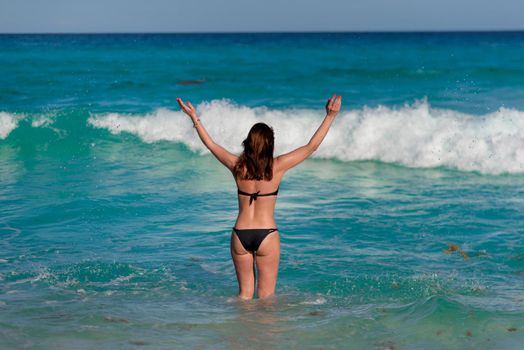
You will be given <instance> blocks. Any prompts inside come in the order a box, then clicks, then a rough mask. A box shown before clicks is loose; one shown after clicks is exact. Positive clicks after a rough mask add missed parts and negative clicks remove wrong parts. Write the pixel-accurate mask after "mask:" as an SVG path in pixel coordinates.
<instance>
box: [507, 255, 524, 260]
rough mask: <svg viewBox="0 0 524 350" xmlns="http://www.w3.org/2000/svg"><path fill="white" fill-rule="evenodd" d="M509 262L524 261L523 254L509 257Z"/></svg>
mask: <svg viewBox="0 0 524 350" xmlns="http://www.w3.org/2000/svg"><path fill="white" fill-rule="evenodd" d="M509 259H510V260H524V254H517V255H513V256H510V257H509Z"/></svg>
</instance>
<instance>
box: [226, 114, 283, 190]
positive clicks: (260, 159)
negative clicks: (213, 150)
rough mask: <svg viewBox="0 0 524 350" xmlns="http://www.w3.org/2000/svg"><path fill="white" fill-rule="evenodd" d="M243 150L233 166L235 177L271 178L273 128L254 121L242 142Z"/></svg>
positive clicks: (243, 178)
mask: <svg viewBox="0 0 524 350" xmlns="http://www.w3.org/2000/svg"><path fill="white" fill-rule="evenodd" d="M242 145H243V146H244V152H242V154H241V155H240V157H238V161H237V163H236V164H235V167H234V168H233V174H234V175H235V178H239V179H242V180H266V181H270V180H271V179H272V178H273V149H274V145H275V136H274V134H273V129H272V128H271V127H269V126H268V125H267V124H264V123H256V124H255V125H253V126H252V127H251V130H249V134H248V135H247V138H246V139H245V140H244V141H243V142H242Z"/></svg>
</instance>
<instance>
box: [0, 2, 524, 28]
mask: <svg viewBox="0 0 524 350" xmlns="http://www.w3.org/2000/svg"><path fill="white" fill-rule="evenodd" d="M425 30H429V31H442V30H444V31H453V30H524V0H489V1H488V0H322V1H321V0H256V1H255V0H188V1H179V0H0V33H84V32H89V33H97V32H104V33H107V32H280V31H285V32H287V31H425Z"/></svg>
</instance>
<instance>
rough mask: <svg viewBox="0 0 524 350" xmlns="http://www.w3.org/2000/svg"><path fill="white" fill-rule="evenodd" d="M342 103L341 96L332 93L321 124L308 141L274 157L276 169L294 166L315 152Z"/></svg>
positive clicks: (281, 169)
mask: <svg viewBox="0 0 524 350" xmlns="http://www.w3.org/2000/svg"><path fill="white" fill-rule="evenodd" d="M341 103H342V96H336V95H333V96H332V97H331V98H330V99H329V100H328V102H327V104H326V116H325V118H324V120H323V121H322V124H320V126H319V127H318V129H317V131H316V132H315V134H314V135H313V137H311V140H309V142H308V143H307V144H306V145H304V146H302V147H299V148H297V149H295V150H293V151H291V152H289V153H286V154H282V155H281V156H278V157H277V158H276V162H275V166H276V167H277V168H276V170H277V171H287V170H289V169H291V168H293V167H294V166H296V165H298V164H300V163H301V162H303V161H304V160H305V159H306V158H307V157H309V156H310V155H311V154H313V152H315V151H316V150H317V148H318V146H320V144H321V143H322V141H323V140H324V137H326V134H327V133H328V131H329V128H330V127H331V123H333V120H335V117H336V116H337V114H338V112H339V111H340V105H341Z"/></svg>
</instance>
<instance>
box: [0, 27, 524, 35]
mask: <svg viewBox="0 0 524 350" xmlns="http://www.w3.org/2000/svg"><path fill="white" fill-rule="evenodd" d="M522 32H524V28H522V29H457V30H455V29H449V30H448V29H444V30H432V29H428V30H304V31H299V30H296V31H295V30H285V31H195V32H190V31H187V32H182V31H179V32H177V31H144V32H139V31H129V32H127V31H115V32H106V31H100V32H0V35H123V34H128V35H137V34H157V35H173V34H175V35H194V34H197V35H198V34H232V35H234V34H411V33H412V34H417V33H418V34H424V33H427V34H433V33H522Z"/></svg>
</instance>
